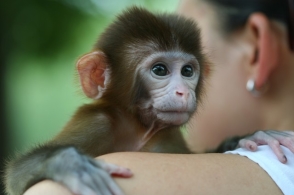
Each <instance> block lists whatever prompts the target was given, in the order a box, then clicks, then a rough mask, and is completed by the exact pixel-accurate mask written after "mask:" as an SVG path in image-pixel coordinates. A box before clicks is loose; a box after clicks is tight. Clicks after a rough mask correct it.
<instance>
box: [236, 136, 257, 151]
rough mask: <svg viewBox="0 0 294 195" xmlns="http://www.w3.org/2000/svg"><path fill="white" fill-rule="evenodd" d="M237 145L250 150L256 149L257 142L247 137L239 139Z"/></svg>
mask: <svg viewBox="0 0 294 195" xmlns="http://www.w3.org/2000/svg"><path fill="white" fill-rule="evenodd" d="M239 146H240V147H241V148H246V149H247V150H250V151H252V152H254V151H256V150H257V144H256V143H255V142H254V141H252V140H249V139H241V140H240V141H239Z"/></svg>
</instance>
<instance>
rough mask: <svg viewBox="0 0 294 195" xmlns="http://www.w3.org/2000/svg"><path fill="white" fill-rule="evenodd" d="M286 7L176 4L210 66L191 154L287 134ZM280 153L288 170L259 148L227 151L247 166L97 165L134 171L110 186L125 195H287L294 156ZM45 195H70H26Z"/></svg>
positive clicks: (293, 69)
mask: <svg viewBox="0 0 294 195" xmlns="http://www.w3.org/2000/svg"><path fill="white" fill-rule="evenodd" d="M289 2H290V1H287V0H242V1H241V0H183V1H182V2H181V5H180V7H179V13H181V14H183V15H185V16H188V17H192V18H194V19H195V20H196V21H197V22H198V23H199V27H200V28H201V29H202V36H203V40H204V41H203V44H204V49H205V50H206V52H207V53H208V55H209V57H210V59H211V61H212V62H213V64H214V65H215V67H214V70H213V72H212V75H211V77H210V79H209V80H208V81H207V95H206V96H207V97H206V99H205V102H204V106H203V109H202V110H201V111H200V112H199V113H198V115H197V117H196V118H195V120H194V121H192V123H191V128H193V131H190V133H191V134H192V135H191V137H190V138H189V143H190V145H191V147H192V148H194V149H195V150H198V151H201V150H204V149H206V148H210V147H214V146H215V145H217V144H218V143H219V142H220V140H221V139H222V138H225V137H227V136H230V135H233V134H244V133H248V132H252V131H254V130H258V129H276V130H287V129H294V120H293V119H294V76H293V75H294V65H293V64H294V52H293V50H292V49H291V48H293V47H292V46H293V39H292V35H293V34H292V33H293V32H292V31H291V29H292V27H290V25H289V24H290V20H289V11H288V3H289ZM291 2H292V3H293V1H291ZM292 11H294V9H292ZM194 128H195V129H196V130H194ZM194 131H195V132H196V133H195V134H194V133H193V132H194ZM206 132H207V133H206ZM213 135H214V136H213ZM198 137H199V138H198ZM195 140H196V141H195ZM289 141H291V140H290V139H289ZM292 141H293V137H292ZM205 142H207V144H206V143H205ZM282 149H283V152H284V153H285V155H286V156H287V158H288V162H287V164H282V163H280V162H279V161H278V160H277V159H275V158H274V156H271V154H272V153H271V151H270V149H269V147H268V146H262V147H259V150H258V151H257V152H247V151H243V150H240V149H239V150H236V151H234V153H238V154H241V155H243V156H247V157H248V158H244V157H242V156H241V155H233V154H225V155H224V154H198V155H171V154H146V153H119V154H110V155H105V156H103V157H101V158H103V159H105V160H106V161H109V162H113V163H116V164H119V165H121V166H125V167H128V168H130V169H131V170H132V171H133V173H134V177H133V178H131V179H117V182H118V184H119V185H120V186H121V187H122V189H123V190H124V191H125V193H126V194H140V195H142V194H153V195H155V194H294V181H293V178H294V155H293V154H292V152H291V151H290V150H289V149H287V148H284V147H283V148H282ZM256 163H258V164H256ZM52 186H55V188H52ZM53 190H54V191H53ZM46 192H47V193H48V194H70V192H68V191H67V190H66V189H65V188H63V187H61V186H59V185H58V184H56V183H53V182H50V181H45V182H42V183H40V184H38V185H37V186H35V187H32V188H31V189H29V190H28V191H27V193H26V194H46Z"/></svg>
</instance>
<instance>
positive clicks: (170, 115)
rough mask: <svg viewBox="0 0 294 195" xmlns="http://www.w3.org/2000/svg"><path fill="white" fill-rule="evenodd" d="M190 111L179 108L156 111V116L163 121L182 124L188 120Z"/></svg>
mask: <svg viewBox="0 0 294 195" xmlns="http://www.w3.org/2000/svg"><path fill="white" fill-rule="evenodd" d="M189 117H190V112H188V111H187V110H186V111H179V110H169V111H167V110H165V111H159V112H158V113H157V118H158V119H160V120H162V121H164V123H168V124H173V125H182V124H184V123H185V122H187V121H188V120H189Z"/></svg>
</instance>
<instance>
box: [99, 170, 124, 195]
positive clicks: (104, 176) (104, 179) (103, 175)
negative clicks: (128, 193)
mask: <svg viewBox="0 0 294 195" xmlns="http://www.w3.org/2000/svg"><path fill="white" fill-rule="evenodd" d="M97 173H98V174H97V175H99V177H96V183H97V186H99V188H100V189H101V190H102V191H103V192H105V193H103V195H112V194H114V195H124V193H123V192H122V190H121V189H120V187H119V186H118V185H117V183H116V182H115V181H114V180H113V178H112V177H111V176H110V175H109V174H108V173H107V172H105V170H103V169H99V170H97ZM110 192H111V193H110Z"/></svg>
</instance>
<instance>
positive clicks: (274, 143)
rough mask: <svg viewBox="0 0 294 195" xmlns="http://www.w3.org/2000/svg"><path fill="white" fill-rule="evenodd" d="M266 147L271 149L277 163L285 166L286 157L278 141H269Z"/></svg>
mask: <svg viewBox="0 0 294 195" xmlns="http://www.w3.org/2000/svg"><path fill="white" fill-rule="evenodd" d="M268 145H269V146H270V147H271V149H272V150H273V152H274V153H275V155H276V156H277V157H278V159H279V161H280V162H281V163H284V164H285V163H286V162H287V157H286V156H285V154H284V153H283V151H282V148H281V146H280V143H279V141H277V140H275V139H271V140H269V141H268Z"/></svg>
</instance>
